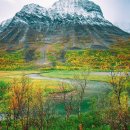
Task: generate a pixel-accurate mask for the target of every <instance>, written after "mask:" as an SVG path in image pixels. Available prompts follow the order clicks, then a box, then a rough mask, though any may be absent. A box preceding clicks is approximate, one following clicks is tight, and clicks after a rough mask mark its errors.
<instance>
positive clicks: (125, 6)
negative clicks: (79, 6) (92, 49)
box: [0, 0, 130, 32]
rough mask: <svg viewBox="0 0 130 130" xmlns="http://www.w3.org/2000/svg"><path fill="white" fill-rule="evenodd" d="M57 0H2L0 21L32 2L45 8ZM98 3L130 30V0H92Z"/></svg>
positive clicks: (114, 20) (111, 16) (106, 14)
mask: <svg viewBox="0 0 130 130" xmlns="http://www.w3.org/2000/svg"><path fill="white" fill-rule="evenodd" d="M56 1H57V0H0V22H2V21H3V20H6V19H9V18H11V17H13V16H14V15H15V13H16V12H18V11H20V9H21V8H22V7H23V6H24V5H26V4H30V3H35V4H39V5H41V6H43V7H45V8H49V7H51V6H52V4H53V3H54V2H56ZM92 1H94V2H95V3H96V4H98V5H99V6H100V7H101V9H102V11H103V14H104V17H105V18H106V19H107V20H109V21H110V22H112V23H113V24H115V25H117V26H118V27H120V28H122V29H124V30H126V31H129V32H130V0H92Z"/></svg>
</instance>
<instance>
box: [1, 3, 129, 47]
mask: <svg viewBox="0 0 130 130" xmlns="http://www.w3.org/2000/svg"><path fill="white" fill-rule="evenodd" d="M129 36H130V34H128V33H126V32H124V31H123V30H121V29H119V28H118V27H116V26H114V25H113V24H112V23H111V22H109V21H108V20H106V19H105V18H104V16H103V13H102V10H101V8H100V7H99V6H98V5H96V4H95V3H94V2H92V1H89V0H59V1H58V2H56V3H54V4H53V6H52V7H51V8H50V9H46V8H43V7H41V6H39V5H36V4H29V5H25V6H24V7H23V8H22V9H21V11H20V12H18V13H16V15H15V16H14V17H13V18H12V19H10V20H7V21H6V22H4V23H2V24H1V25H0V42H2V43H13V44H14V43H17V44H18V43H35V42H43V43H65V44H66V46H68V45H69V46H72V47H81V48H82V47H94V46H96V47H97V46H103V47H108V46H109V45H110V44H112V43H114V42H116V41H117V39H119V38H120V39H126V38H128V37H129Z"/></svg>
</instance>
